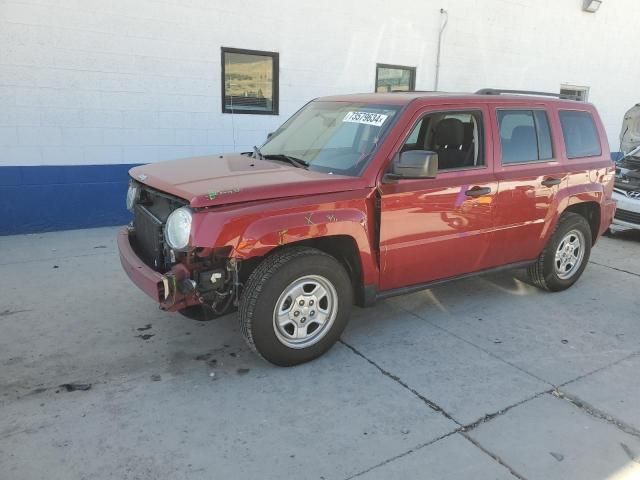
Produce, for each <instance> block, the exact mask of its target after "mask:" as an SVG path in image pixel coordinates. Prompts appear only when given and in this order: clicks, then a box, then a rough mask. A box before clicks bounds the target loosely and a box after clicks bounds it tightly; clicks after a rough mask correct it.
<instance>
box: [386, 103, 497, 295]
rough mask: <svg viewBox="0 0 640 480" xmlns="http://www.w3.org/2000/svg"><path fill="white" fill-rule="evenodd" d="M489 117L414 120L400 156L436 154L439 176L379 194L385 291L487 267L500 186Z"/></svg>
mask: <svg viewBox="0 0 640 480" xmlns="http://www.w3.org/2000/svg"><path fill="white" fill-rule="evenodd" d="M487 113H488V112H487V111H486V110H485V109H484V108H482V107H479V108H477V109H473V110H465V109H451V110H446V111H442V110H440V111H437V112H436V111H424V112H420V113H418V114H417V115H416V117H415V120H414V122H413V123H412V127H411V130H410V131H408V132H406V140H405V141H404V142H401V143H400V145H399V146H398V148H397V151H400V152H402V151H406V150H412V149H416V150H431V151H435V152H437V153H438V164H439V171H438V174H437V177H436V178H434V179H418V180H408V179H401V180H397V181H394V182H390V183H382V184H381V185H380V187H379V191H380V196H381V226H380V257H381V262H380V263H381V265H380V287H381V290H390V289H394V288H400V287H405V286H409V285H416V284H421V283H426V282H430V281H434V280H439V279H443V278H448V277H454V276H458V275H462V274H465V273H470V272H475V271H479V270H483V269H485V268H487V267H488V266H489V265H488V263H487V262H488V259H489V258H490V255H488V251H489V249H490V245H491V244H490V237H491V232H492V229H493V215H494V199H495V194H496V192H497V188H498V184H497V182H496V180H495V177H494V174H493V168H492V167H493V165H492V148H491V142H489V141H488V137H487V130H486V129H485V124H484V119H485V118H487V117H488V115H487ZM394 153H395V152H394Z"/></svg>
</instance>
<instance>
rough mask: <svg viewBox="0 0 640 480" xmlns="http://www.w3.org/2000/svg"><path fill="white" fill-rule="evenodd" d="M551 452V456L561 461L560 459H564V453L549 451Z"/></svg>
mask: <svg viewBox="0 0 640 480" xmlns="http://www.w3.org/2000/svg"><path fill="white" fill-rule="evenodd" d="M549 453H550V454H551V456H552V457H553V458H555V459H556V460H557V461H559V462H561V461H562V460H564V455H562V454H561V453H556V452H549Z"/></svg>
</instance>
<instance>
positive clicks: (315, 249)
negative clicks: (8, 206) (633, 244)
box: [118, 89, 615, 365]
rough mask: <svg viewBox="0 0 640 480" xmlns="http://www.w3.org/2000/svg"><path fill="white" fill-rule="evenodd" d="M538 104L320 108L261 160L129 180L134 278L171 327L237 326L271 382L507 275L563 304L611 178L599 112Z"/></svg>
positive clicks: (205, 164)
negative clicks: (458, 289) (209, 322)
mask: <svg viewBox="0 0 640 480" xmlns="http://www.w3.org/2000/svg"><path fill="white" fill-rule="evenodd" d="M524 93H527V94H524ZM532 93H535V92H513V91H500V90H490V89H487V90H481V91H479V92H477V93H476V94H472V95H455V94H441V93H420V92H410V93H388V94H386V93H385V94H379V93H376V94H360V95H343V96H334V97H326V98H319V99H316V100H313V101H311V102H309V103H308V104H307V105H305V106H304V107H303V108H302V109H300V110H299V111H298V112H297V113H296V114H295V115H293V116H292V117H291V118H290V119H289V120H287V121H286V122H285V123H284V124H283V125H282V126H281V127H280V128H279V129H278V130H277V131H275V132H273V134H270V135H269V137H268V139H267V141H266V142H265V143H264V144H263V145H262V146H261V147H260V148H258V147H254V151H252V152H245V153H231V154H224V155H210V156H204V157H197V158H191V159H185V160H176V161H168V162H162V163H157V164H152V165H144V166H140V167H136V168H133V169H132V170H131V172H130V174H131V183H130V187H129V191H128V193H127V206H128V208H129V209H130V210H131V211H132V212H133V215H134V218H133V222H132V223H131V224H130V225H129V226H128V227H127V228H126V229H123V230H122V231H121V232H120V234H119V237H118V246H119V249H120V259H121V262H122V265H123V267H124V269H125V271H126V272H127V274H128V275H129V277H130V278H131V280H132V281H133V282H134V283H135V284H137V285H138V287H140V288H141V289H142V290H143V291H144V292H145V293H146V294H147V295H149V296H150V297H151V298H153V299H154V300H155V301H157V302H158V303H159V305H160V307H161V308H162V309H163V310H168V311H178V312H180V313H182V314H183V315H186V316H187V317H190V318H197V319H201V320H206V319H211V318H213V317H216V316H218V315H221V314H224V313H226V312H229V311H231V310H233V309H234V308H237V309H238V311H239V321H240V325H241V330H242V333H243V335H244V337H245V339H246V341H247V342H248V344H249V345H250V346H251V348H252V349H253V350H254V351H256V352H257V353H259V354H260V355H262V357H264V358H265V359H267V360H268V361H270V362H272V363H275V364H277V365H295V364H299V363H302V362H306V361H309V360H311V359H313V358H316V357H318V356H319V355H321V354H323V353H324V352H325V351H327V350H328V349H329V348H330V347H331V346H332V345H333V344H334V342H336V340H337V339H338V338H339V336H340V334H341V332H342V330H343V329H344V327H345V325H346V323H347V320H348V318H349V313H350V309H351V305H352V304H353V303H356V304H358V305H361V306H366V305H371V304H373V303H374V302H375V300H376V299H380V298H385V297H389V296H391V295H397V294H402V293H406V292H413V291H416V290H419V289H423V288H428V287H429V286H431V285H433V284H434V283H438V282H441V281H443V280H450V279H456V278H460V277H464V276H468V275H470V274H478V273H483V272H487V271H490V270H494V269H497V268H505V267H520V266H527V267H528V271H529V275H530V277H531V281H532V282H533V283H534V284H535V285H537V286H539V287H540V288H543V289H546V290H550V291H559V290H563V289H565V288H568V287H570V286H571V285H572V284H573V283H575V282H576V280H578V278H579V277H580V275H581V274H582V272H583V270H584V269H585V267H586V265H587V261H588V259H589V254H590V251H591V247H592V245H593V244H594V242H595V241H596V239H597V238H598V236H599V235H600V234H602V233H603V232H604V231H605V230H606V229H607V227H608V226H609V224H610V223H611V219H612V217H613V214H614V210H615V204H614V202H613V201H612V199H611V196H612V190H613V182H614V174H615V171H614V166H613V163H612V161H611V157H610V153H609V148H608V145H607V141H606V136H605V132H604V129H603V127H602V122H601V121H600V118H599V116H598V113H597V112H596V110H595V108H594V107H593V106H592V105H591V104H588V103H581V102H576V101H570V100H563V99H559V98H548V97H545V96H543V95H540V94H538V95H531V94H532Z"/></svg>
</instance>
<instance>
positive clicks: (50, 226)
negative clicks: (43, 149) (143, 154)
mask: <svg viewBox="0 0 640 480" xmlns="http://www.w3.org/2000/svg"><path fill="white" fill-rule="evenodd" d="M136 165H137V164H119V165H64V166H28V167H0V235H14V234H19V233H37V232H49V231H55V230H68V229H74V228H91V227H103V226H108V225H124V224H126V223H128V222H129V221H130V219H131V217H130V214H129V212H128V211H127V209H126V207H125V196H126V192H127V184H128V181H129V175H128V171H129V169H130V168H132V167H134V166H136Z"/></svg>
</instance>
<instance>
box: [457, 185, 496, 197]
mask: <svg viewBox="0 0 640 480" xmlns="http://www.w3.org/2000/svg"><path fill="white" fill-rule="evenodd" d="M490 193H491V189H490V188H489V187H473V188H471V189H469V190H467V191H466V192H464V194H465V195H466V196H467V197H481V196H483V195H489V194H490Z"/></svg>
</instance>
